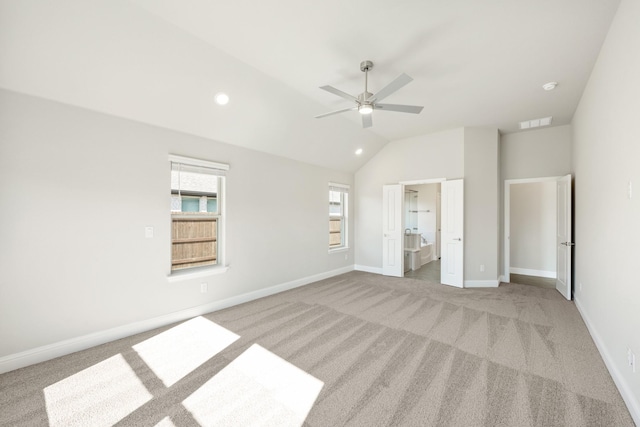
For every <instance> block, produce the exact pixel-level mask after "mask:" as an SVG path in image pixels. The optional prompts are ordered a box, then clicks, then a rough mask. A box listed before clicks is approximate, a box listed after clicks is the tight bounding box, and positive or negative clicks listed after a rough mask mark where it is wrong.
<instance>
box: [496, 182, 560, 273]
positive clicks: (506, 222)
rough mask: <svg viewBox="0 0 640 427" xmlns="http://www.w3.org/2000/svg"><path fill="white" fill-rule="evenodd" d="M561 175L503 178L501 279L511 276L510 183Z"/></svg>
mask: <svg viewBox="0 0 640 427" xmlns="http://www.w3.org/2000/svg"><path fill="white" fill-rule="evenodd" d="M560 178H562V176H545V177H540V178H521V179H505V180H504V191H503V193H504V218H503V221H502V223H503V227H504V228H503V229H502V235H503V239H504V244H503V249H504V251H503V268H504V272H503V279H504V280H503V281H504V282H507V283H508V282H509V281H511V277H509V274H510V272H509V268H510V267H511V266H510V265H509V264H510V263H511V258H510V257H511V254H510V251H511V242H510V240H509V239H510V238H511V208H510V206H511V184H528V183H533V182H548V181H557V180H559V179H560Z"/></svg>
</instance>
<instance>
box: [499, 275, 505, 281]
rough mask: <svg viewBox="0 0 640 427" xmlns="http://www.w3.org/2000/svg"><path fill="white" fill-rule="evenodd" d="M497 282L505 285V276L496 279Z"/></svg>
mask: <svg viewBox="0 0 640 427" xmlns="http://www.w3.org/2000/svg"><path fill="white" fill-rule="evenodd" d="M498 282H504V283H506V282H507V281H506V280H505V276H504V275H503V276H500V277H498Z"/></svg>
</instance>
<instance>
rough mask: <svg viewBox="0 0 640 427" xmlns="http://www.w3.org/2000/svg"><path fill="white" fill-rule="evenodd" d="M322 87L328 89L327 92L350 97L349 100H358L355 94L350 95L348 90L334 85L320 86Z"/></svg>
mask: <svg viewBox="0 0 640 427" xmlns="http://www.w3.org/2000/svg"><path fill="white" fill-rule="evenodd" d="M320 89H322V90H326V91H327V92H331V93H332V94H334V95H338V96H339V97H341V98H344V99H348V100H349V101H358V98H356V97H355V96H352V95H349V94H348V93H347V92H343V91H341V90H340V89H336V88H335V87H333V86H329V85H327V86H320Z"/></svg>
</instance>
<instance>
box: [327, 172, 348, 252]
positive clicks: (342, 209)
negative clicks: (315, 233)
mask: <svg viewBox="0 0 640 427" xmlns="http://www.w3.org/2000/svg"><path fill="white" fill-rule="evenodd" d="M348 201H349V186H347V185H344V184H332V183H329V250H332V249H341V248H346V247H347V242H348V240H347V212H348V211H349V209H348Z"/></svg>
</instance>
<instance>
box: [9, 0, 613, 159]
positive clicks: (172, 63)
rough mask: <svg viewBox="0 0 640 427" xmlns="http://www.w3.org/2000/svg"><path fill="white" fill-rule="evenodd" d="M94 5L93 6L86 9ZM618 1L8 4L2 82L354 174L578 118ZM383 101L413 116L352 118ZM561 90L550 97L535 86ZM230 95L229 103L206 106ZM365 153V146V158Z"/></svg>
mask: <svg viewBox="0 0 640 427" xmlns="http://www.w3.org/2000/svg"><path fill="white" fill-rule="evenodd" d="M87 3H89V4H87ZM618 3H619V0H598V1H584V0H563V1H557V0H538V1H535V2H531V1H528V2H523V1H513V0H487V1H477V0H456V1H447V2H444V1H436V0H399V1H387V0H366V1H365V0H323V1H311V0H264V1H258V0H235V1H229V0H224V1H223V0H113V1H103V2H99V3H96V2H84V1H81V0H63V1H58V2H43V1H37V0H14V1H4V2H3V3H2V4H1V5H0V12H1V13H0V62H1V63H2V65H1V66H0V87H2V88H5V89H9V90H13V91H18V92H22V93H27V94H30V95H35V96H40V97H43V98H47V99H53V100H56V101H59V102H64V103H67V104H71V105H76V106H80V107H83V108H89V109H92V110H96V111H100V112H104V113H107V114H112V115H116V116H120V117H125V118H128V119H133V120H136V121H141V122H144V123H149V124H153V125H156V126H162V127H165V128H168V129H172V130H175V131H179V132H186V133H190V134H194V135H199V136H202V137H205V138H209V139H215V140H218V141H222V142H226V143H230V144H236V145H240V146H245V147H248V148H252V149H257V150H261V151H266V152H270V153H273V154H277V155H281V156H285V157H289V158H293V159H296V160H301V161H305V162H309V163H313V164H318V165H321V166H325V167H332V168H336V169H340V170H347V171H355V170H357V168H359V167H360V166H361V165H362V164H363V163H364V162H366V161H367V159H369V158H370V157H371V156H372V155H374V154H375V153H376V152H377V151H378V150H380V148H381V147H382V146H383V145H384V144H386V143H388V142H390V141H395V140H398V139H403V138H408V137H412V136H417V135H422V134H427V133H431V132H435V131H439V130H443V129H449V128H454V127H460V126H490V127H496V128H498V129H500V131H501V132H503V133H504V132H514V131H517V130H518V127H517V125H518V122H520V121H523V120H528V119H535V118H540V117H547V116H553V125H562V124H567V123H570V121H571V118H572V116H573V113H574V111H575V108H576V106H577V104H578V101H579V99H580V96H581V94H582V91H583V89H584V87H585V84H586V82H587V80H588V78H589V74H590V72H591V69H592V67H593V65H594V63H595V60H596V58H597V55H598V52H599V50H600V46H601V45H602V42H603V41H604V38H605V36H606V34H607V31H608V28H609V25H610V23H611V19H612V17H613V15H614V13H615V10H616V8H617V6H618ZM363 60H371V61H373V62H374V64H375V65H374V68H373V70H372V71H371V73H370V74H369V87H370V91H372V92H375V91H377V90H379V89H380V88H382V87H383V86H384V85H386V84H387V83H389V82H390V81H391V80H393V79H394V78H395V77H397V76H398V75H400V74H401V73H407V74H408V75H410V76H411V77H413V79H414V81H413V82H411V83H409V84H408V85H407V86H405V87H404V88H402V89H400V90H399V91H397V92H396V93H394V94H393V95H391V96H390V97H389V98H387V99H386V100H385V102H389V103H394V104H412V105H423V106H424V107H425V108H424V110H423V111H422V113H421V114H419V115H412V114H401V113H394V112H386V111H374V113H373V122H374V123H373V127H372V128H370V129H362V125H361V121H360V116H359V114H358V113H357V112H355V111H350V112H346V113H343V114H340V115H335V116H330V117H326V118H323V119H314V118H313V117H314V116H315V115H318V114H321V113H325V112H328V111H332V110H337V109H341V108H346V107H349V106H350V104H349V102H348V101H346V100H344V99H342V98H339V97H337V96H335V95H332V94H330V93H327V92H325V91H322V90H320V89H319V86H323V85H332V86H334V87H337V88H339V89H341V90H343V91H345V92H347V93H350V94H354V95H355V94H358V93H360V92H362V90H363V86H364V75H363V73H362V72H361V71H360V69H359V64H360V62H361V61H363ZM549 81H556V82H558V83H559V84H558V87H557V88H556V90H554V91H549V92H547V91H544V90H543V89H542V85H543V84H544V83H547V82H549ZM217 92H226V93H228V94H229V96H230V97H231V102H230V103H229V105H227V106H226V107H220V106H217V105H215V104H214V103H213V96H214V94H215V93H217ZM356 148H363V149H364V153H363V154H362V155H361V156H356V155H355V154H354V151H355V149H356Z"/></svg>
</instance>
